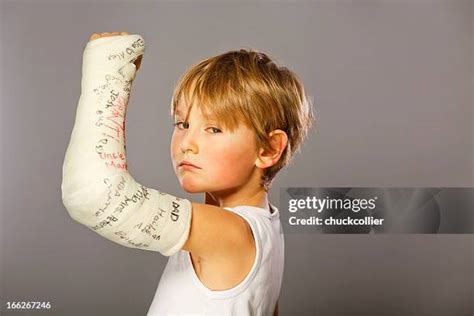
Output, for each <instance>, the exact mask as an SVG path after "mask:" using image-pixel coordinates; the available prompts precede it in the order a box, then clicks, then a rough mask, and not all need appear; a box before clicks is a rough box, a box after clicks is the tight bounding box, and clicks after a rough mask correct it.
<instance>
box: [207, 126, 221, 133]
mask: <svg viewBox="0 0 474 316" xmlns="http://www.w3.org/2000/svg"><path fill="white" fill-rule="evenodd" d="M209 129H211V130H212V131H213V134H217V133H222V131H221V130H220V129H218V128H217V127H209Z"/></svg>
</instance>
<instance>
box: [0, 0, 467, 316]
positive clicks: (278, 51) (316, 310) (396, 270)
mask: <svg viewBox="0 0 474 316" xmlns="http://www.w3.org/2000/svg"><path fill="white" fill-rule="evenodd" d="M473 15H474V3H473V1H442V2H441V1H436V2H435V1H416V0H414V1H357V2H356V1H321V2H300V1H286V2H285V1H284V2H281V1H280V2H263V1H258V2H256V1H253V2H243V1H229V2H225V3H224V2H217V1H213V2H210V1H201V2H198V1H186V2H182V1H180V2H158V1H155V2H143V1H141V2H140V1H139V2H134V3H132V1H128V2H123V3H118V2H114V1H106V2H102V3H97V1H95V2H78V1H76V2H71V3H68V2H65V1H61V2H59V1H57V2H51V1H34V2H33V1H28V2H26V1H14V2H13V1H11V2H5V1H4V2H2V4H1V15H0V19H1V32H2V33H1V54H2V64H1V80H2V84H1V86H2V91H1V203H2V204H1V243H2V244H1V245H2V247H1V258H0V259H1V260H0V263H1V269H2V270H1V272H2V273H1V280H0V282H1V285H2V286H1V292H0V298H1V304H2V306H1V309H0V310H2V312H1V313H2V315H36V314H48V315H145V313H146V311H147V310H148V308H149V305H150V304H151V300H152V298H153V296H154V293H155V290H156V287H157V285H158V282H159V279H160V276H161V273H162V271H163V268H164V266H165V264H166V261H167V258H166V257H164V256H162V255H161V254H159V253H154V252H147V251H141V250H136V249H130V248H125V247H121V246H119V245H117V244H114V243H112V242H110V241H108V240H105V239H103V238H101V237H100V236H99V235H96V234H94V233H93V232H92V231H90V230H88V229H87V228H86V227H84V226H81V225H79V224H77V223H76V222H74V221H73V220H72V219H71V218H70V217H69V216H68V214H67V212H66V210H65V209H64V207H63V205H62V202H61V191H60V184H61V168H62V163H63V158H64V153H65V150H66V147H67V144H68V142H69V137H70V132H71V130H72V127H73V123H74V115H75V110H76V106H77V101H78V99H79V94H80V80H81V63H82V53H83V49H84V46H85V44H86V42H87V40H88V37H89V35H90V34H92V33H93V32H106V31H107V32H111V31H128V32H130V33H138V34H140V35H142V36H143V37H144V39H145V41H146V43H147V51H146V53H145V56H144V59H143V63H142V68H141V69H140V71H139V73H138V76H137V78H136V80H135V82H134V86H133V91H132V97H131V99H130V104H129V108H128V112H127V152H128V164H129V169H130V172H131V173H132V175H133V176H134V177H135V179H137V180H138V181H139V182H141V183H142V184H144V185H146V186H150V187H154V188H159V189H161V190H163V191H165V192H168V193H171V194H174V195H178V196H182V197H185V198H190V199H193V200H197V201H202V200H203V197H202V195H189V194H186V193H185V192H183V191H182V190H181V189H180V186H179V183H178V180H177V179H176V177H175V175H174V173H173V170H172V166H171V158H170V154H169V143H170V139H171V133H172V126H171V120H170V119H169V118H168V108H169V103H170V100H171V93H172V89H173V87H174V84H175V83H176V81H177V79H178V78H179V76H180V75H181V74H182V73H183V72H184V71H185V70H186V69H187V68H188V67H189V66H190V65H192V64H194V63H196V62H198V61H200V60H202V59H203V58H206V57H209V56H212V55H216V54H219V53H223V52H225V51H228V50H233V49H238V48H241V47H252V48H255V49H260V50H262V51H264V52H266V53H268V54H269V55H270V56H271V57H274V58H275V59H276V60H277V61H278V62H280V63H281V64H283V65H285V66H287V67H289V68H290V69H292V70H294V71H295V72H296V73H297V74H298V75H299V76H300V77H301V78H302V79H303V81H304V83H305V85H306V89H307V91H308V94H310V95H312V96H314V103H315V110H316V112H317V115H318V122H317V126H316V128H315V129H313V131H312V134H311V136H310V138H309V139H308V141H307V142H306V143H305V144H304V146H303V148H302V153H301V154H299V155H297V156H296V157H295V159H294V161H293V163H292V165H291V166H290V167H288V168H287V169H285V170H284V171H282V172H281V173H280V174H279V176H278V177H277V181H276V182H275V184H274V188H273V191H272V193H271V195H270V199H271V201H272V202H273V203H274V204H275V205H277V206H278V201H279V198H278V194H279V189H278V188H279V187H280V186H285V187H292V186H299V187H304V186H309V187H311V186H319V187H340V186H346V187H347V186H350V187H396V186H398V187H417V186H420V187H423V186H425V187H429V186H433V187H472V186H474V184H473V182H474V175H473V151H474V146H473V90H474V85H473V83H474V82H473V48H474V45H473V38H474V37H473V35H474V34H473V33H474V32H473V30H474V26H473ZM285 241H286V262H285V275H284V280H283V288H282V291H281V296H280V304H279V305H280V311H281V314H282V315H331V316H332V315H394V316H395V315H397V316H398V315H417V316H418V315H431V316H432V315H450V316H457V315H459V316H461V315H466V316H467V315H471V314H472V313H473V303H472V302H473V301H474V297H473V284H474V280H473V269H474V268H473V267H474V262H473V261H474V260H473V235H467V234H466V235H378V236H374V235H318V234H308V235H297V234H288V235H286V236H285ZM6 301H50V302H51V304H52V309H51V311H49V312H44V313H41V312H33V311H31V312H26V311H23V312H20V311H16V312H13V311H6V310H5V302H6Z"/></svg>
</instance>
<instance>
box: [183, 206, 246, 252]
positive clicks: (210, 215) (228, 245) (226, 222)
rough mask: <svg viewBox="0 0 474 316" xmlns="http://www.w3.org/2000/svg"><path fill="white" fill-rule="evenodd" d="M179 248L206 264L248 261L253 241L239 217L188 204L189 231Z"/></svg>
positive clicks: (210, 207) (244, 222)
mask: <svg viewBox="0 0 474 316" xmlns="http://www.w3.org/2000/svg"><path fill="white" fill-rule="evenodd" d="M183 249H184V250H187V251H189V252H191V253H193V254H194V255H197V256H199V257H200V258H202V259H204V260H206V261H210V260H213V261H221V260H230V261H232V260H235V259H237V258H241V259H242V258H243V257H247V258H250V259H251V257H252V253H254V250H255V240H254V238H253V234H252V230H251V228H250V225H249V224H248V222H247V221H246V220H245V219H244V218H243V217H241V216H240V215H238V214H236V213H234V212H232V211H229V210H227V209H224V208H221V207H218V206H214V205H209V204H202V203H195V202H192V215H191V229H190V232H189V236H188V240H187V241H186V243H185V244H184V246H183Z"/></svg>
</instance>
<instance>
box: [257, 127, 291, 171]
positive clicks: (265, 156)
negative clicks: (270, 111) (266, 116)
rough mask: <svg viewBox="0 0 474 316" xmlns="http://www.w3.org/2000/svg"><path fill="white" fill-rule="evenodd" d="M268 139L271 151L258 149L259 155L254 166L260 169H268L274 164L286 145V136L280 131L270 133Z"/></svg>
mask: <svg viewBox="0 0 474 316" xmlns="http://www.w3.org/2000/svg"><path fill="white" fill-rule="evenodd" d="M269 137H270V145H271V148H272V149H271V150H270V151H267V150H264V149H263V148H260V151H259V155H258V157H257V160H256V161H255V165H256V166H257V167H259V168H261V169H265V168H269V167H271V166H273V165H274V164H276V163H277V162H278V160H279V159H280V157H281V155H282V153H283V150H285V148H286V145H287V144H288V135H286V133H285V132H284V131H282V130H280V129H276V130H274V131H272V132H271V133H270V134H269Z"/></svg>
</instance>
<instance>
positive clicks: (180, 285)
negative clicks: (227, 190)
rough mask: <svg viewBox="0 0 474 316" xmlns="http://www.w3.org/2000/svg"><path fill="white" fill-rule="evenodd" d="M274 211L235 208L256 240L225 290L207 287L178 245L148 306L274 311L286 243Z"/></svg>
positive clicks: (169, 310)
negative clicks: (238, 276)
mask: <svg viewBox="0 0 474 316" xmlns="http://www.w3.org/2000/svg"><path fill="white" fill-rule="evenodd" d="M271 208H272V213H269V212H268V210H265V209H263V208H259V207H254V206H236V207H233V208H230V207H226V208H225V209H227V210H230V211H233V212H235V213H237V214H239V215H240V216H242V217H243V218H244V219H246V220H247V222H248V223H249V225H250V227H251V229H252V232H253V235H254V237H255V243H256V252H257V253H256V258H255V261H254V263H253V265H252V268H251V270H250V272H249V273H248V274H247V276H246V277H245V279H244V280H243V281H242V282H241V283H239V284H238V285H236V286H235V287H233V288H231V289H227V290H223V291H213V290H210V289H208V288H207V287H206V286H205V285H204V284H203V283H202V282H201V281H200V280H199V278H198V276H197V275H196V273H195V271H194V268H193V264H192V261H191V257H190V253H189V252H188V251H186V250H180V251H178V252H177V253H176V254H174V255H172V256H170V257H169V259H168V263H167V264H166V267H165V269H164V271H163V274H162V275H161V280H160V283H159V284H158V288H157V290H156V293H155V297H154V298H153V302H152V303H151V306H150V308H149V310H148V313H147V315H148V316H163V315H219V316H224V315H238V316H244V315H258V316H260V315H273V311H274V309H275V305H276V303H277V300H278V297H279V295H280V289H281V284H282V279H283V269H284V257H285V242H284V235H283V228H282V226H281V223H280V213H279V211H278V209H277V208H276V207H275V206H273V205H271Z"/></svg>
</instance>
